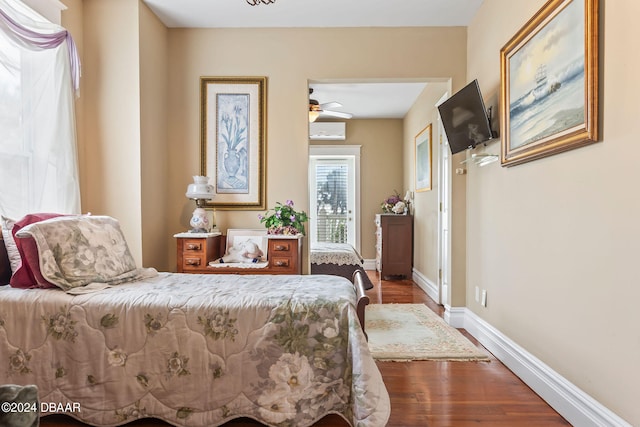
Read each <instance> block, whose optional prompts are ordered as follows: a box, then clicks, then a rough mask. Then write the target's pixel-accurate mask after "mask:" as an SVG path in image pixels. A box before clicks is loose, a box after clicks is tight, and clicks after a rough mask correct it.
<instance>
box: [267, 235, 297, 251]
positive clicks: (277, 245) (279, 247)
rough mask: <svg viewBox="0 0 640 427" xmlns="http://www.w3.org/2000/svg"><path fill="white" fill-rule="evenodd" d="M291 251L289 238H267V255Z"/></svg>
mask: <svg viewBox="0 0 640 427" xmlns="http://www.w3.org/2000/svg"><path fill="white" fill-rule="evenodd" d="M292 251H293V243H292V242H291V241H290V240H280V239H272V240H269V255H271V254H273V255H289V254H291V253H292Z"/></svg>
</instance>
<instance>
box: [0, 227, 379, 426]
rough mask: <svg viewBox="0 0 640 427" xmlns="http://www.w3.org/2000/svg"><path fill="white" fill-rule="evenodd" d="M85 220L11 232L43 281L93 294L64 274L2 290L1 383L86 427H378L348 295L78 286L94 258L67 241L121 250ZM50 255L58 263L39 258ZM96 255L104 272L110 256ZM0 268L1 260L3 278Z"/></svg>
mask: <svg viewBox="0 0 640 427" xmlns="http://www.w3.org/2000/svg"><path fill="white" fill-rule="evenodd" d="M93 218H101V219H100V220H99V221H98V222H100V227H98V228H95V229H94V227H88V228H87V227H85V229H75V231H73V232H70V233H64V232H62V231H63V230H62V231H61V229H59V227H60V226H61V224H64V223H67V224H66V225H68V223H72V222H73V220H65V219H56V218H54V219H49V220H45V221H40V222H37V223H35V224H33V225H29V226H27V227H25V228H23V229H22V231H20V233H19V235H20V234H21V235H22V239H21V240H24V239H28V237H25V236H26V235H28V236H29V237H31V238H33V239H34V240H35V243H36V246H37V247H38V251H39V261H40V266H39V267H40V269H41V270H42V271H41V274H42V276H43V277H44V278H45V279H47V278H48V279H53V280H54V281H55V280H57V279H56V278H55V275H51V273H50V272H49V271H48V270H49V269H51V268H53V267H52V266H51V265H49V263H50V262H52V261H51V259H48V258H47V257H48V256H53V257H55V262H56V263H57V264H58V266H57V267H55V268H58V269H60V268H62V269H64V268H65V266H66V267H69V265H70V264H74V263H75V264H76V266H75V267H74V269H72V270H73V271H76V269H78V268H79V269H81V270H83V274H82V276H83V277H84V282H88V283H85V284H83V285H79V286H67V285H69V284H73V283H75V282H74V280H75V278H74V277H70V276H69V274H70V273H68V271H67V274H66V275H65V274H62V276H63V279H64V280H63V282H62V286H56V287H55V288H52V287H49V288H46V289H44V288H34V289H19V288H15V287H12V286H0V366H1V368H0V384H18V385H26V384H35V385H36V386H37V387H38V389H39V399H40V401H41V402H49V403H56V404H61V405H63V406H64V405H66V404H69V405H68V406H66V407H67V408H70V410H69V412H67V415H70V416H72V417H74V418H77V419H79V420H81V421H83V422H85V423H87V424H90V425H95V426H107V425H121V424H125V423H128V422H131V421H134V420H136V419H139V418H147V417H154V418H159V419H162V420H165V421H167V422H168V423H170V424H172V425H176V426H187V425H188V426H196V427H197V426H202V427H204V426H207V427H211V426H216V425H220V424H223V423H225V422H227V421H229V420H232V419H235V418H239V417H249V418H252V419H255V420H257V421H260V422H262V423H264V424H266V425H270V426H276V425H277V426H280V425H282V426H285V425H286V426H308V425H312V424H313V423H314V422H316V421H317V420H319V419H320V418H322V417H324V416H325V415H328V414H338V415H340V416H341V417H343V418H344V419H345V420H346V421H348V422H349V423H350V424H351V425H354V426H355V425H358V426H381V425H385V424H386V422H387V419H388V417H389V413H390V404H389V396H388V393H387V390H386V388H385V386H384V383H383V382H382V377H381V375H380V372H379V370H378V369H377V366H376V364H375V362H374V360H373V358H372V357H371V355H370V353H369V350H368V346H367V342H366V336H365V334H364V331H363V328H362V324H363V323H362V322H363V318H361V317H359V313H358V311H359V310H362V313H361V314H363V313H364V306H360V307H358V297H357V292H356V290H355V288H354V285H353V284H352V283H351V282H349V281H348V280H346V279H344V278H342V277H337V276H329V275H304V276H301V275H278V276H276V275H207V274H183V273H164V272H160V273H157V272H155V274H154V271H152V270H149V269H135V272H134V273H133V274H129V277H130V278H132V279H131V280H126V281H124V282H123V281H122V277H123V275H122V274H115V275H114V277H117V279H116V280H113V281H111V280H101V281H97V280H96V278H95V277H94V278H90V279H87V278H86V274H87V271H90V270H91V269H87V268H85V267H86V266H84V265H83V264H84V263H87V262H88V261H87V260H88V259H91V256H89V255H88V254H87V252H86V251H88V250H89V248H88V247H83V248H81V249H79V248H78V247H74V248H72V249H73V252H74V253H75V254H76V258H75V259H74V260H69V259H68V258H65V257H64V256H62V255H61V253H67V252H69V253H70V251H71V248H69V249H68V250H67V249H65V247H64V244H63V243H62V242H64V241H69V240H71V241H75V242H76V243H77V242H78V241H79V240H81V239H80V238H79V237H78V236H79V235H84V237H82V241H83V243H82V244H83V245H90V246H91V245H94V244H95V243H96V242H100V244H98V245H97V246H99V247H100V248H99V249H97V250H99V251H104V246H105V245H108V244H107V243H105V239H104V238H103V237H104V236H102V237H101V236H100V233H103V234H105V233H106V234H107V235H108V238H109V239H110V241H111V242H114V241H115V242H117V243H118V245H119V249H118V250H122V249H123V247H122V242H120V241H119V239H120V237H119V236H120V235H119V233H117V232H116V231H114V230H116V229H117V230H119V226H117V222H115V220H113V219H107V220H104V221H107V222H106V224H108V226H105V223H103V222H101V221H103V219H102V218H108V217H93ZM82 222H85V221H84V220H83V221H82ZM52 224H53V225H52ZM85 225H86V224H85ZM47 227H54V228H56V227H57V228H56V232H55V233H50V234H51V235H48V236H47V237H46V239H45V241H44V242H43V241H41V240H42V236H39V235H38V233H40V231H38V230H39V228H43V229H47ZM110 227H111V228H110ZM87 229H88V230H89V231H87ZM25 233H26V234H25ZM86 233H88V234H86ZM52 235H55V236H52ZM56 236H57V237H56ZM69 236H73V237H72V238H70V237H69ZM87 236H90V237H91V238H90V239H89V238H86V237H87ZM109 239H107V240H109ZM49 240H50V241H49ZM124 245H125V247H126V242H125V244H124ZM1 246H2V247H3V248H4V245H1ZM47 247H48V248H49V249H51V248H53V249H54V250H53V252H55V253H54V254H53V255H51V254H49V255H43V252H46V248H47ZM126 251H127V252H128V249H127V250H126ZM101 255H102V256H101V257H100V262H101V263H102V264H105V263H106V264H108V262H107V261H109V260H110V254H108V253H107V254H106V255H105V254H104V253H103V252H101ZM118 256H120V257H124V258H127V257H128V256H130V255H128V254H127V253H125V254H124V255H123V254H119V255H118ZM118 262H122V261H118ZM7 264H8V259H7V256H6V254H4V253H2V252H0V274H2V272H6V265H7ZM81 264H82V265H81ZM61 266H62V267H61ZM68 269H69V268H68ZM94 269H97V268H96V267H94ZM101 269H104V266H102V267H101ZM357 276H358V275H357ZM0 277H2V276H0ZM5 277H6V274H5ZM101 279H103V278H101ZM356 280H357V281H360V279H356ZM64 281H66V282H64ZM358 286H359V287H360V288H362V286H363V285H362V283H361V282H359V284H358ZM360 292H362V289H360ZM76 405H77V408H79V410H77V411H76V410H74V409H75V408H76ZM58 407H59V406H58ZM48 413H49V412H47V411H45V412H44V413H43V414H42V415H47V414H48Z"/></svg>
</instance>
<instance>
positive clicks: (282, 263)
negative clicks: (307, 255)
mask: <svg viewBox="0 0 640 427" xmlns="http://www.w3.org/2000/svg"><path fill="white" fill-rule="evenodd" d="M273 264H274V265H275V266H276V267H288V266H289V260H286V259H278V260H276V261H275V262H274V263H273Z"/></svg>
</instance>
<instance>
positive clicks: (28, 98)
mask: <svg viewBox="0 0 640 427" xmlns="http://www.w3.org/2000/svg"><path fill="white" fill-rule="evenodd" d="M79 73H80V72H79V61H78V56H77V52H76V49H75V45H74V44H73V40H72V39H71V36H70V35H69V34H68V33H67V31H66V30H64V28H62V27H60V26H58V25H55V24H52V23H50V22H48V21H47V20H45V19H44V18H42V17H41V16H40V15H38V14H37V13H35V12H33V11H32V10H31V9H30V8H28V7H27V6H26V5H24V4H23V3H22V2H20V1H19V0H0V213H1V214H3V215H5V216H8V217H12V218H20V217H22V216H23V215H25V214H27V213H31V212H58V213H79V212H80V185H79V180H78V161H77V149H76V131H75V113H74V93H76V91H77V89H78V81H79V80H78V79H79Z"/></svg>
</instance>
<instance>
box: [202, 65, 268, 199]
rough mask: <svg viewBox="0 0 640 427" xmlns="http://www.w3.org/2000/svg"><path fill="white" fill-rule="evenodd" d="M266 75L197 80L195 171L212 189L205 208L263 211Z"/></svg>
mask: <svg viewBox="0 0 640 427" xmlns="http://www.w3.org/2000/svg"><path fill="white" fill-rule="evenodd" d="M266 86H267V78H266V77H201V78H200V115H201V118H200V121H201V123H200V125H201V135H200V173H201V175H203V176H209V177H212V180H213V182H212V184H213V185H214V189H215V197H214V198H213V200H210V201H207V204H206V206H207V207H213V208H216V209H244V210H263V209H265V208H266V203H265V190H266V189H265V176H266V174H265V145H266V128H265V124H266V97H267V92H266V90H267V87H266Z"/></svg>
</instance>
